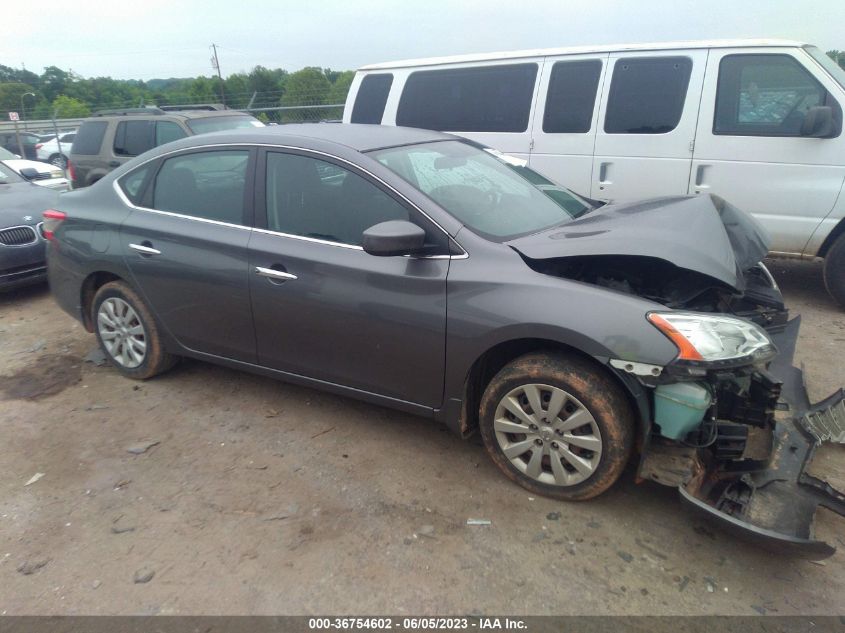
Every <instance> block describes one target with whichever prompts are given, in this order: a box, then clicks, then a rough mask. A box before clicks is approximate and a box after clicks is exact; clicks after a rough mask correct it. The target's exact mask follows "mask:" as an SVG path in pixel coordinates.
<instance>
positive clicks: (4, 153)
mask: <svg viewBox="0 0 845 633" xmlns="http://www.w3.org/2000/svg"><path fill="white" fill-rule="evenodd" d="M16 158H17V155H15V154H12V152H10V151H9V150H7V149H6V148H5V147H0V160H14V159H16Z"/></svg>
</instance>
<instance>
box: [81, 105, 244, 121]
mask: <svg viewBox="0 0 845 633" xmlns="http://www.w3.org/2000/svg"><path fill="white" fill-rule="evenodd" d="M223 116H252V115H251V114H250V113H249V112H241V111H240V110H158V108H149V112H144V111H143V109H141V108H135V109H134V111H131V112H130V111H127V112H126V113H125V114H121V113H118V112H114V113H112V112H104V113H102V114H96V113H95V114H93V115H92V116H90V117H88V118H87V119H85V120H86V121H103V120H106V119H127V120H132V119H139V118H144V117H154V118H156V119H162V118H164V117H170V118H175V119H203V118H210V117H223Z"/></svg>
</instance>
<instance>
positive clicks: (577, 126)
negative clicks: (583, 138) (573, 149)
mask: <svg viewBox="0 0 845 633" xmlns="http://www.w3.org/2000/svg"><path fill="white" fill-rule="evenodd" d="M600 76H601V62H600V61H599V60H597V59H585V60H577V61H571V62H557V63H556V64H555V65H554V66H552V73H551V76H550V77H549V89H548V93H547V95H546V109H545V113H544V114H543V131H544V132H550V133H578V132H581V133H583V132H589V131H590V128H591V127H592V123H593V109H594V108H595V104H596V93H597V92H598V87H599V77H600Z"/></svg>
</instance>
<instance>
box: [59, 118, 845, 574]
mask: <svg viewBox="0 0 845 633" xmlns="http://www.w3.org/2000/svg"><path fill="white" fill-rule="evenodd" d="M45 235H46V236H47V237H48V239H50V241H51V242H50V247H49V248H48V271H49V277H50V282H51V287H52V289H53V293H54V295H55V297H56V299H57V301H58V302H59V304H60V305H61V306H62V307H63V308H64V309H65V310H66V311H67V312H69V313H70V314H72V315H73V316H75V317H76V318H78V319H79V320H80V321H81V322H82V323H83V324H84V325H85V327H86V328H87V329H88V330H89V331H90V332H92V333H94V334H95V335H96V336H97V339H98V341H99V343H100V345H101V347H102V348H103V350H104V352H105V353H106V354H107V356H108V357H109V358H110V360H111V362H112V364H113V365H114V366H115V367H116V368H117V369H118V370H119V371H120V372H121V373H123V374H124V375H126V376H127V377H129V378H134V379H147V378H150V377H152V376H154V375H156V374H158V373H161V372H162V371H165V370H167V369H168V368H170V367H171V366H172V365H173V364H174V363H175V362H176V361H177V359H178V357H180V356H186V357H192V358H197V359H201V360H206V361H210V362H215V363H220V364H224V365H227V366H230V367H235V368H240V369H244V370H247V371H252V372H256V373H261V374H264V375H268V376H273V377H276V378H280V379H282V380H286V381H290V382H296V383H299V384H304V385H308V386H312V387H315V388H319V389H324V390H328V391H332V392H335V393H339V394H344V395H348V396H351V397H356V398H360V399H363V400H367V401H370V402H374V403H378V404H382V405H385V406H390V407H394V408H397V409H401V410H404V411H409V412H412V413H416V414H419V415H423V416H427V417H430V418H433V419H436V420H440V421H443V422H445V423H446V424H447V425H449V426H450V427H451V428H452V429H453V430H455V431H456V432H457V433H459V434H460V435H462V436H468V435H470V434H472V433H473V432H475V431H479V432H480V434H481V436H482V438H483V440H484V445H485V447H486V450H487V452H488V453H489V455H490V457H491V458H492V460H493V462H494V463H495V464H496V465H497V466H498V467H499V469H501V471H502V472H503V473H504V474H505V475H506V476H507V477H509V478H510V479H512V480H513V481H515V482H516V483H518V484H520V485H521V486H523V487H525V488H526V489H528V490H530V491H532V492H534V493H537V494H543V495H547V496H550V497H553V498H556V499H560V500H565V501H575V500H583V499H589V498H592V497H595V496H597V495H599V494H601V493H602V492H604V491H605V490H607V489H608V488H609V487H610V486H611V485H613V483H614V482H615V481H616V480H617V479H618V478H619V477H620V476H621V474H622V472H623V470H624V468H625V466H626V464H627V463H628V462H629V461H630V460H631V458H632V455H633V454H634V453H636V457H635V459H636V460H637V462H638V476H639V477H641V478H645V479H651V480H654V481H657V482H659V483H662V484H665V485H670V486H674V487H677V488H678V489H679V490H680V493H681V496H682V497H683V499H684V500H686V501H688V502H690V503H691V504H693V505H694V506H695V507H696V508H698V509H699V510H701V511H703V512H705V513H707V514H708V515H710V516H712V517H715V518H718V519H720V520H721V521H723V522H724V523H726V524H727V525H728V526H730V527H732V528H735V529H737V530H739V531H740V532H742V533H743V534H746V535H751V536H755V537H757V538H760V539H762V540H764V541H766V542H768V543H769V544H771V545H775V546H777V547H779V548H789V549H795V550H797V551H798V552H799V553H801V554H802V555H804V556H807V557H824V556H828V555H830V554H831V553H832V552H833V551H834V550H833V548H832V547H831V546H830V545H828V544H826V543H823V542H819V541H817V540H816V539H815V538H814V535H813V530H812V526H813V517H814V514H815V512H816V510H817V508H818V507H819V506H823V507H827V508H830V509H833V510H835V511H836V512H838V513H840V514H845V499H844V498H843V495H842V494H841V493H839V492H837V491H835V490H833V489H832V488H831V487H830V486H829V485H828V484H827V483H826V482H825V481H824V479H823V478H818V477H816V476H814V475H811V474H809V471H808V467H809V466H810V465H811V463H812V460H813V457H814V452H815V450H816V447H817V446H818V445H819V444H820V443H821V442H823V441H828V440H836V439H839V440H841V438H842V433H843V429H845V419H843V418H845V415H843V413H845V409H843V406H845V405H843V403H842V401H843V396H842V393H841V392H840V393H838V394H835V395H834V396H832V397H831V398H828V399H827V400H826V401H824V402H822V403H819V404H818V405H816V406H811V405H810V404H809V403H808V402H807V396H806V393H805V391H804V389H803V386H802V381H801V374H800V371H799V370H797V369H795V368H793V367H792V366H791V363H792V352H793V348H794V343H795V339H796V336H797V332H798V325H799V322H798V319H793V320H791V321H790V320H789V318H788V313H787V310H786V308H785V307H784V305H783V300H782V297H781V293H780V291H779V290H778V288H777V285H776V284H775V282H774V280H773V279H772V277H771V275H770V274H769V272H768V271H767V270H766V268H765V266H764V265H763V264H762V263H761V259H762V258H763V257H764V256H765V254H766V251H767V248H768V246H767V238H766V236H765V234H764V233H763V231H762V230H761V228H760V227H759V226H758V225H757V223H756V222H755V221H754V220H753V219H752V218H751V217H750V216H748V215H746V214H744V213H742V212H741V211H739V210H737V209H735V208H734V207H732V206H731V205H730V204H728V203H726V202H725V201H723V200H720V199H718V198H715V197H711V196H700V197H684V198H667V199H660V200H651V201H646V202H642V203H638V204H626V205H609V206H604V207H600V208H598V207H597V206H596V205H594V204H593V203H591V202H590V201H588V200H585V199H582V198H580V197H578V196H577V195H575V194H573V193H571V192H569V191H567V190H566V189H564V188H562V187H559V186H557V185H556V184H554V183H552V182H549V181H548V180H546V179H544V178H543V177H542V176H540V175H538V174H536V173H535V172H533V171H531V170H530V169H528V168H527V167H526V166H525V164H524V163H523V162H521V161H519V160H516V159H513V158H511V157H508V156H503V155H501V154H499V153H498V152H495V151H493V150H490V149H487V148H484V147H482V146H479V145H477V144H474V143H472V142H468V141H465V140H462V139H458V138H456V137H454V136H450V135H447V134H440V133H437V132H429V131H423V130H412V129H405V128H397V127H379V126H364V125H332V126H328V125H313V126H284V127H279V128H265V129H260V130H259V129H256V130H236V131H231V132H223V133H219V134H212V135H204V136H201V137H193V138H189V139H184V140H181V141H178V142H176V143H171V144H168V145H166V146H163V147H160V148H157V149H155V150H152V151H151V152H148V153H146V154H144V155H142V156H139V157H138V158H136V159H134V160H133V161H131V162H129V163H127V164H126V165H124V166H122V167H120V168H119V169H117V170H115V171H114V172H112V173H111V174H109V175H108V176H106V177H105V178H103V179H102V180H101V181H99V182H98V183H97V184H95V185H94V186H92V187H90V188H87V189H84V190H80V191H74V192H71V193H67V194H65V195H63V196H62V197H61V200H60V203H59V208H57V209H51V210H49V211H47V212H46V213H45Z"/></svg>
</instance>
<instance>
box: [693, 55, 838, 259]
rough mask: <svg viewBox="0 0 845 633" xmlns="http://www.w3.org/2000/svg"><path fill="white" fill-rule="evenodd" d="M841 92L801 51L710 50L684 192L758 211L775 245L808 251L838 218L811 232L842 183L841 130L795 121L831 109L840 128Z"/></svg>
mask: <svg viewBox="0 0 845 633" xmlns="http://www.w3.org/2000/svg"><path fill="white" fill-rule="evenodd" d="M842 95H843V91H842V87H841V86H839V85H838V84H837V83H836V82H835V81H834V80H833V79H832V78H831V77H829V76H827V75H825V74H824V73H823V72H821V67H820V66H819V65H818V64H817V63H816V62H815V61H814V60H813V59H812V58H811V57H810V56H809V55H808V54H807V53H806V52H804V51H803V50H801V49H790V48H758V49H754V48H740V49H720V50H713V51H711V52H710V62H709V64H708V71H707V79H706V81H705V83H704V91H703V98H702V103H701V116H700V118H699V124H698V135H697V137H696V141H695V156H694V161H693V169H692V172H691V175H690V193H696V194H705V193H714V194H717V195H719V196H721V197H723V198H725V199H726V200H727V201H728V202H730V203H731V204H733V205H735V206H737V207H739V208H740V209H742V210H743V211H747V212H749V213H751V214H753V215H755V216H756V217H757V218H758V219H759V220H760V221H761V222H762V224H763V225H764V226H765V227H766V229H767V230H768V231H769V234H770V235H771V237H772V246H771V248H772V250H774V251H779V252H783V253H790V254H799V253H805V254H807V255H815V254H816V253H817V252H818V249H819V247H821V244H822V241H823V239H824V237H825V236H826V235H827V233H828V232H829V231H830V229H832V228H833V226H834V225H835V224H836V221H835V220H833V219H828V220H826V221H825V222H826V223H828V224H829V226H826V227H824V226H823V227H822V229H823V230H818V231H816V229H817V227H819V226H820V223H821V222H822V219H823V218H825V216H827V215H828V214H829V213H830V212H831V210H832V209H833V207H834V204H835V203H836V198H837V195H839V192H840V190H841V188H842V182H843V178H845V136H843V135H842V134H841V133H839V134H836V137H835V138H813V137H811V136H808V135H806V134H807V133H808V132H809V130H803V131H802V127H803V123H804V118H805V115H806V113H807V112H808V111H809V110H810V109H811V108H819V107H829V108H831V110H832V113H833V117H834V119H835V120H838V126H839V129H840V130H841V129H842V125H841V121H842V107H843V106H845V102H843V103H840V101H841V100H842ZM802 134H803V135H802ZM814 231H816V233H815V235H814ZM811 237H812V240H811ZM808 241H809V242H808Z"/></svg>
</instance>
